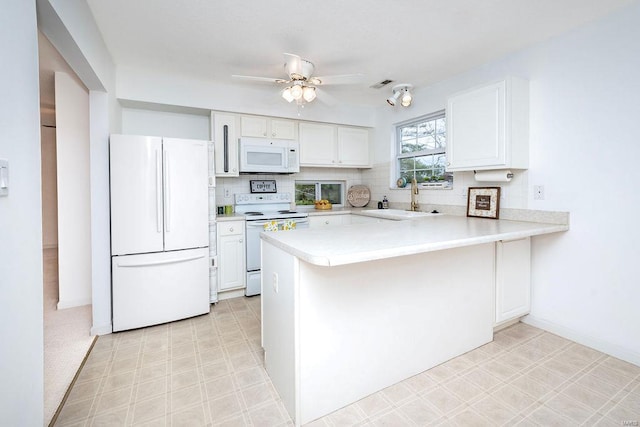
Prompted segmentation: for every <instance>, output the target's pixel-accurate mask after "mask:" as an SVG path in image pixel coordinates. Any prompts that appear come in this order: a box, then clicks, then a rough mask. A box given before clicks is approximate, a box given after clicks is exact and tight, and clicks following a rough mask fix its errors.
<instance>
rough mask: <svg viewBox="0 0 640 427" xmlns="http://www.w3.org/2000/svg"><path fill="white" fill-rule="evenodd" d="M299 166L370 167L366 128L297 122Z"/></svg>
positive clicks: (367, 131)
mask: <svg viewBox="0 0 640 427" xmlns="http://www.w3.org/2000/svg"><path fill="white" fill-rule="evenodd" d="M300 166H321V167H350V168H356V167H360V168H361V167H370V161H369V130H368V129H363V128H355V127H346V126H336V125H329V124H320V123H300Z"/></svg>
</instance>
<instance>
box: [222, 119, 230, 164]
mask: <svg viewBox="0 0 640 427" xmlns="http://www.w3.org/2000/svg"><path fill="white" fill-rule="evenodd" d="M222 135H223V136H222V141H223V146H224V149H223V151H224V171H225V173H226V172H229V125H224V126H222Z"/></svg>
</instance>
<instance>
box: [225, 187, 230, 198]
mask: <svg viewBox="0 0 640 427" xmlns="http://www.w3.org/2000/svg"><path fill="white" fill-rule="evenodd" d="M224 197H225V199H228V198H229V197H231V190H229V189H228V188H225V189H224Z"/></svg>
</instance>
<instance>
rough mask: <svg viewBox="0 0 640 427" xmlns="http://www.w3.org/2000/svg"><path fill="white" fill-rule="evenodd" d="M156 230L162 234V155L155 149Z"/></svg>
mask: <svg viewBox="0 0 640 427" xmlns="http://www.w3.org/2000/svg"><path fill="white" fill-rule="evenodd" d="M156 229H157V231H158V233H162V153H161V152H160V150H158V149H156Z"/></svg>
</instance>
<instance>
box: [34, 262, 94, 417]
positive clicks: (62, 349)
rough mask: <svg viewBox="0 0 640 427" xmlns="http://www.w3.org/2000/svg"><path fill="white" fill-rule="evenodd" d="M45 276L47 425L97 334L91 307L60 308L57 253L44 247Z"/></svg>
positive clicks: (45, 413) (45, 409)
mask: <svg viewBox="0 0 640 427" xmlns="http://www.w3.org/2000/svg"><path fill="white" fill-rule="evenodd" d="M42 263H43V275H44V288H43V291H44V298H43V300H44V421H45V425H48V424H49V423H50V421H51V419H52V418H53V416H54V414H55V412H56V410H57V409H58V406H59V405H60V403H61V402H62V399H63V398H64V395H65V393H66V391H67V388H68V387H69V385H70V384H71V382H72V381H73V377H74V376H75V374H76V372H77V371H78V368H79V367H80V364H81V363H82V360H83V359H84V357H85V356H86V354H87V351H88V350H89V348H90V347H91V343H92V342H93V339H94V337H92V336H91V335H90V334H89V332H90V330H91V306H90V305H85V306H82V307H74V308H67V309H65V310H58V309H57V308H56V305H57V303H58V252H57V250H56V249H45V250H43V255H42Z"/></svg>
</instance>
